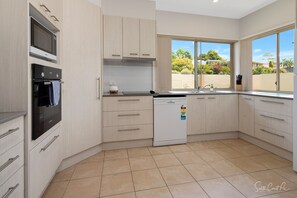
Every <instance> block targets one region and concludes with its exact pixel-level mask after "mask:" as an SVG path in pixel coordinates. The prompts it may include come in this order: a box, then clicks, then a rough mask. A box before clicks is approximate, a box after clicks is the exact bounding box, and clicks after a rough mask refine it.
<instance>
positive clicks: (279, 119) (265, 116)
mask: <svg viewBox="0 0 297 198" xmlns="http://www.w3.org/2000/svg"><path fill="white" fill-rule="evenodd" d="M261 116H262V117H264V118H270V119H274V120H278V121H282V122H284V121H285V120H284V119H281V118H275V117H272V116H267V115H261Z"/></svg>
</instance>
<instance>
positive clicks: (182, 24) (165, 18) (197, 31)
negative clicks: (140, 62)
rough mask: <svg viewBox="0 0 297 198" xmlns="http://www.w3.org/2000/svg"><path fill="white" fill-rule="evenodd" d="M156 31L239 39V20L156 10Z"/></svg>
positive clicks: (200, 36)
mask: <svg viewBox="0 0 297 198" xmlns="http://www.w3.org/2000/svg"><path fill="white" fill-rule="evenodd" d="M156 20H157V33H158V34H162V35H173V36H185V37H198V38H210V39H225V40H238V39H239V21H238V20H237V19H227V18H219V17H210V16H202V15H193V14H182V13H175V12H166V11H157V12H156Z"/></svg>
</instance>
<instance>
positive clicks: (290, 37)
mask: <svg viewBox="0 0 297 198" xmlns="http://www.w3.org/2000/svg"><path fill="white" fill-rule="evenodd" d="M252 46H253V47H252V50H253V52H252V53H253V62H252V72H253V90H260V91H282V92H293V90H294V86H293V85H294V74H293V70H294V29H290V30H286V31H279V32H277V33H275V34H272V35H268V36H265V37H261V38H257V39H255V40H253V41H252Z"/></svg>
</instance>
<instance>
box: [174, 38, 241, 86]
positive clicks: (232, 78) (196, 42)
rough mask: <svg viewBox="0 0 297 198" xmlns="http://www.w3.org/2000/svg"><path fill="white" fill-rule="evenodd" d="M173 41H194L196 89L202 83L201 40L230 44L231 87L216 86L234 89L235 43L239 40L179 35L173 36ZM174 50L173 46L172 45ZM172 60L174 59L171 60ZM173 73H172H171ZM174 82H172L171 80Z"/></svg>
mask: <svg viewBox="0 0 297 198" xmlns="http://www.w3.org/2000/svg"><path fill="white" fill-rule="evenodd" d="M170 38H171V43H172V41H173V40H179V41H192V42H194V57H193V58H194V90H196V89H198V88H199V87H200V86H201V85H200V84H201V83H200V82H199V80H198V75H201V74H198V65H199V60H198V43H199V42H201V43H203V42H207V43H220V44H229V45H230V69H231V72H230V87H229V88H215V89H217V90H232V89H234V86H235V82H234V79H235V71H234V69H235V67H234V44H235V43H236V42H238V41H235V40H221V39H205V38H192V37H178V36H171V37H170ZM171 51H172V47H171ZM171 62H172V60H171ZM171 75H172V74H171ZM171 84H172V82H171ZM172 90H177V91H178V90H182V91H183V90H192V89H173V88H172Z"/></svg>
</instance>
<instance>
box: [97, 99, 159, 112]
mask: <svg viewBox="0 0 297 198" xmlns="http://www.w3.org/2000/svg"><path fill="white" fill-rule="evenodd" d="M151 109H153V97H151V96H141V97H130V96H129V97H128V96H127V97H126V96H124V97H104V98H103V111H134V110H151Z"/></svg>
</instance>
